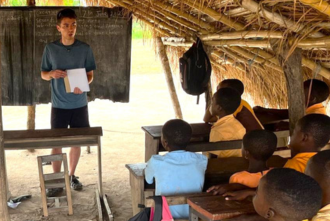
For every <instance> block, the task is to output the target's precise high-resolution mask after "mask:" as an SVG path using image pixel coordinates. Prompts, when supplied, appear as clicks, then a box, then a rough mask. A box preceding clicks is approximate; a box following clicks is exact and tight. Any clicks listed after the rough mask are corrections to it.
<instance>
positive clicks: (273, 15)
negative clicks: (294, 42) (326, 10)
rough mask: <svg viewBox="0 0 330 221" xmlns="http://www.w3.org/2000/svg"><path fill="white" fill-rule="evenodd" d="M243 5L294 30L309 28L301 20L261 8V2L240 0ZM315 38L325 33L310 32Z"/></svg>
mask: <svg viewBox="0 0 330 221" xmlns="http://www.w3.org/2000/svg"><path fill="white" fill-rule="evenodd" d="M240 3H241V6H242V7H243V8H245V9H247V10H249V11H251V12H254V13H257V14H258V16H261V17H264V18H266V19H268V20H269V21H272V22H274V23H276V24H278V25H280V26H281V27H284V28H287V29H289V30H291V31H294V32H302V31H303V32H304V31H306V30H308V28H307V27H306V26H305V25H304V24H302V23H301V22H294V21H292V20H290V19H288V18H286V17H284V16H283V15H280V14H279V13H276V12H273V11H268V10H267V9H265V8H261V7H260V5H259V3H258V2H256V1H254V0H240ZM310 36H311V37H313V38H320V37H324V34H322V33H321V32H314V33H311V34H310Z"/></svg>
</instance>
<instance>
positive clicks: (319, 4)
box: [299, 0, 330, 16]
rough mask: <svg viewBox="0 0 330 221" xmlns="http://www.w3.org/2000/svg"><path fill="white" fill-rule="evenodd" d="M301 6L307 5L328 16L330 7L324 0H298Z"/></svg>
mask: <svg viewBox="0 0 330 221" xmlns="http://www.w3.org/2000/svg"><path fill="white" fill-rule="evenodd" d="M299 1H300V2H301V3H302V4H304V5H308V6H310V7H312V8H314V9H316V10H318V11H320V12H322V13H323V14H326V15H328V16H330V5H329V3H328V1H325V0H299Z"/></svg>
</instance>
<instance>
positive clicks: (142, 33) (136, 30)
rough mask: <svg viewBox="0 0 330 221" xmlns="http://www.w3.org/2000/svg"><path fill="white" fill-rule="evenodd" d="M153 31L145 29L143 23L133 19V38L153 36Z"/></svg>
mask: <svg viewBox="0 0 330 221" xmlns="http://www.w3.org/2000/svg"><path fill="white" fill-rule="evenodd" d="M151 37H152V36H151V33H150V32H149V31H147V30H145V29H144V28H143V27H142V25H141V23H139V22H137V21H134V20H133V27H132V39H133V40H134V39H143V38H147V39H148V38H151Z"/></svg>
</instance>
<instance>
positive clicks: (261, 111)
mask: <svg viewBox="0 0 330 221" xmlns="http://www.w3.org/2000/svg"><path fill="white" fill-rule="evenodd" d="M311 83H312V87H311V90H309V89H310V85H311ZM309 91H310V96H309ZM304 92H305V101H308V102H306V114H324V115H326V109H325V107H324V106H323V104H322V102H324V101H326V99H327V98H328V97H329V87H328V85H327V84H326V83H325V82H323V81H320V80H317V79H309V80H307V81H305V82H304ZM253 110H254V112H255V114H256V115H257V117H258V118H259V119H260V120H261V121H262V122H267V121H276V120H284V119H288V118H289V111H288V110H287V109H268V108H263V107H259V106H257V107H254V108H253ZM286 126H287V128H289V127H288V124H287V125H286ZM281 127H282V128H281V129H285V128H283V127H284V126H283V125H281Z"/></svg>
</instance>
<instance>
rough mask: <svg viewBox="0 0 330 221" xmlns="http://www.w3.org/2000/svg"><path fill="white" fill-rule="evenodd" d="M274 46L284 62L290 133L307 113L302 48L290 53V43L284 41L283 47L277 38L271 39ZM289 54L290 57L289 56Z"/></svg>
mask: <svg viewBox="0 0 330 221" xmlns="http://www.w3.org/2000/svg"><path fill="white" fill-rule="evenodd" d="M271 44H272V48H273V50H274V51H275V53H277V54H278V55H279V56H278V59H279V61H280V63H281V64H282V67H283V71H284V75H285V79H286V86H287V91H288V92H287V93H288V106H289V122H290V135H291V134H292V132H293V129H294V127H295V125H296V123H297V122H298V120H299V119H300V118H302V117H303V116H304V115H305V96H304V87H303V76H302V50H301V49H298V48H296V49H295V50H294V51H293V52H292V53H291V54H290V55H289V50H290V45H289V43H288V42H287V41H286V42H283V45H281V46H282V47H280V45H279V44H278V43H277V41H276V40H275V41H274V40H271ZM288 55H289V57H288Z"/></svg>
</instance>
